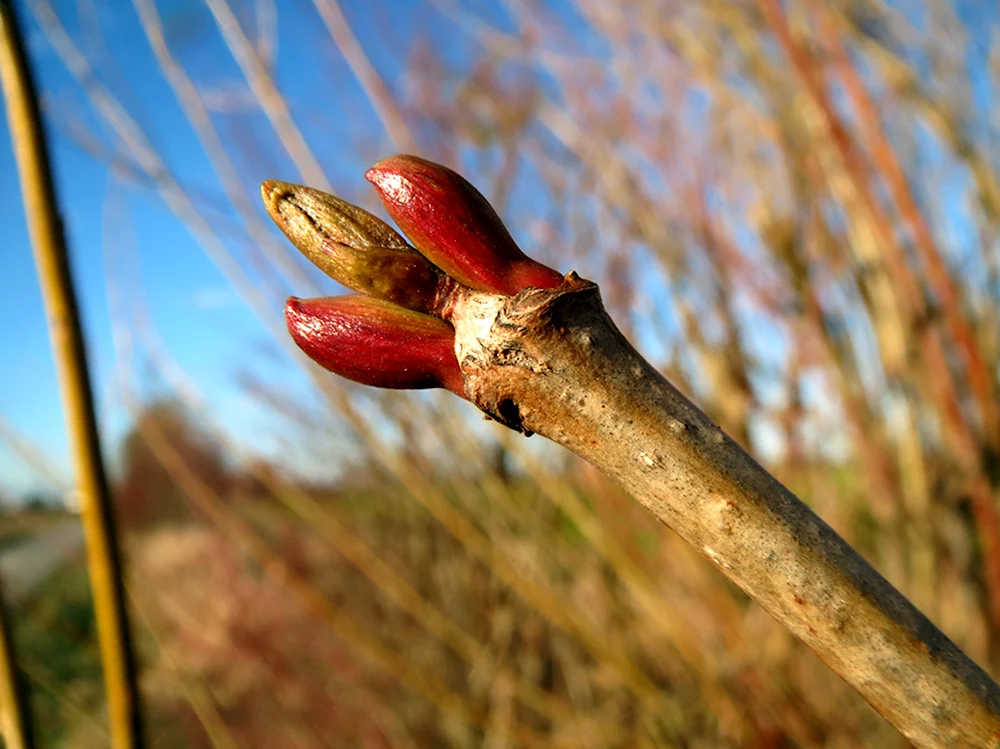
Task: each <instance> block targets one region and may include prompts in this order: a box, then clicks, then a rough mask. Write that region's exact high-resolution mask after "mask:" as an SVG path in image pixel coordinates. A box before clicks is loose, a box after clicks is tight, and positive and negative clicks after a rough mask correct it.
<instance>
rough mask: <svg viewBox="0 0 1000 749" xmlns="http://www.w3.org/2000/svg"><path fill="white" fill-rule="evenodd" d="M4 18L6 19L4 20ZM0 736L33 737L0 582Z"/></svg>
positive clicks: (22, 746)
mask: <svg viewBox="0 0 1000 749" xmlns="http://www.w3.org/2000/svg"><path fill="white" fill-rule="evenodd" d="M4 20H5V21H6V19H4ZM0 736H3V743H4V746H6V747H7V749H31V747H33V746H35V740H34V737H33V736H32V731H31V715H30V713H29V712H28V695H27V690H25V688H24V680H23V679H22V678H21V677H20V674H19V673H18V666H17V662H16V661H15V659H14V635H13V633H12V632H11V628H10V619H9V617H8V616H7V606H6V605H5V604H4V601H3V590H2V581H0Z"/></svg>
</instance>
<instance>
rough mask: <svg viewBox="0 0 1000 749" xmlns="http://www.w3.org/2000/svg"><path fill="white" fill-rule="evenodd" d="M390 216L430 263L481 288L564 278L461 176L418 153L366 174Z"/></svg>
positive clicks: (546, 283) (515, 288)
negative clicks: (528, 249) (533, 254)
mask: <svg viewBox="0 0 1000 749" xmlns="http://www.w3.org/2000/svg"><path fill="white" fill-rule="evenodd" d="M365 177H366V178H367V179H368V181H369V182H371V183H372V184H373V185H374V186H375V189H376V190H378V194H379V197H381V198H382V202H383V203H384V204H385V207H386V209H387V210H388V211H389V215H390V216H392V218H393V220H394V221H395V222H396V224H397V226H399V228H400V229H402V230H403V232H404V233H405V234H406V235H407V236H408V237H409V238H410V241H411V242H413V244H414V245H415V246H416V248H417V249H418V250H420V252H421V253H423V254H424V256H425V257H427V259H429V260H430V261H431V262H432V263H434V265H436V266H437V267H438V268H440V269H441V270H443V271H444V272H445V273H447V274H448V275H449V276H451V277H452V278H454V279H456V280H457V281H460V282H461V283H463V284H465V285H466V286H470V287H471V288H473V289H478V290H480V291H493V292H499V293H501V294H516V293H517V292H519V291H520V290H521V289H523V288H525V287H526V286H535V287H538V288H542V289H551V288H554V287H556V286H558V285H559V284H560V283H562V280H563V279H562V276H561V275H560V274H559V273H557V272H556V271H554V270H552V269H551V268H549V267H547V266H545V265H542V264H541V263H538V262H536V261H534V260H532V259H531V258H529V257H528V256H527V255H525V254H524V253H523V252H521V248H520V247H518V246H517V244H516V243H515V242H514V239H513V238H512V237H511V236H510V233H509V232H508V231H507V228H506V227H505V226H504V225H503V222H502V221H501V220H500V217H499V216H497V214H496V211H494V210H493V207H492V206H491V205H490V204H489V202H488V201H487V200H486V198H484V197H483V196H482V194H481V193H480V192H479V191H478V190H477V189H476V188H475V187H473V186H472V185H471V184H469V182H468V181H467V180H465V179H464V178H463V177H462V176H461V175H459V174H457V173H455V172H453V171H452V170H451V169H448V168H447V167H444V166H441V165H440V164H435V163H433V162H431V161H426V160H424V159H421V158H418V157H416V156H405V155H400V156H391V157H389V158H388V159H385V160H383V161H380V162H379V163H378V164H376V165H375V166H373V167H372V168H371V169H369V170H368V173H367V174H365Z"/></svg>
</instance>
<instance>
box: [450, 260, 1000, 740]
mask: <svg viewBox="0 0 1000 749" xmlns="http://www.w3.org/2000/svg"><path fill="white" fill-rule="evenodd" d="M448 317H449V318H450V320H451V322H452V323H453V324H454V326H455V329H456V351H457V353H458V359H459V363H460V365H461V367H462V371H463V375H464V377H465V383H466V392H467V393H468V395H469V398H470V400H472V401H473V402H474V403H475V404H476V405H477V406H479V408H481V409H482V410H483V411H485V412H486V413H487V414H489V415H490V416H492V417H493V418H495V419H497V420H498V421H501V422H503V423H504V424H506V425H508V426H510V427H512V428H514V429H517V430H520V431H525V432H529V433H530V432H537V433H538V434H541V435H543V436H546V437H548V438H549V439H551V440H553V441H555V442H558V443H559V444H561V445H563V446H564V447H567V448H569V449H570V450H572V451H573V452H575V453H576V454H578V455H580V456H581V457H583V458H584V459H586V460H588V461H589V462H590V463H592V464H593V465H595V466H597V467H598V468H600V469H601V470H602V471H604V472H605V473H607V474H608V475H609V476H611V477H612V478H614V479H615V480H617V481H618V482H620V483H621V484H622V486H624V487H625V488H626V489H627V490H628V491H629V492H631V493H632V494H633V495H634V496H635V498H636V499H637V500H639V502H640V503H642V504H643V506H645V507H646V508H647V509H649V510H650V511H651V512H653V514H654V515H656V516H657V518H659V520H660V521H662V522H663V523H664V524H666V525H668V526H669V527H670V528H672V529H673V530H675V531H676V532H677V533H678V534H680V535H681V536H682V537H683V538H684V539H685V540H686V541H688V543H690V544H692V545H693V546H694V547H695V548H696V549H698V550H699V551H700V552H701V553H702V554H703V555H704V556H705V557H707V558H708V559H709V560H710V561H712V562H713V563H714V564H715V565H716V566H718V567H719V568H720V569H721V570H722V571H723V573H725V574H726V575H727V576H728V577H729V578H730V579H731V580H732V581H733V582H735V583H736V584H737V585H739V586H740V587H741V588H742V589H743V590H744V591H746V593H747V594H748V595H750V596H751V597H752V598H753V599H754V600H756V601H757V602H758V603H759V604H760V605H761V606H763V607H764V608H765V609H766V610H767V611H769V612H770V613H771V615H772V616H774V617H775V618H776V619H777V620H778V621H779V622H781V623H782V624H783V625H784V626H785V627H787V628H788V629H789V630H790V631H791V632H792V633H793V634H794V635H795V636H796V637H798V638H799V639H800V640H802V642H804V643H805V644H806V645H807V646H809V647H810V648H811V649H812V650H813V651H814V652H815V653H816V654H817V655H818V656H819V657H820V658H821V659H822V660H823V661H824V662H825V663H826V664H827V665H828V666H830V668H832V669H833V670H834V671H835V672H836V673H837V674H839V675H840V676H841V677H842V678H843V679H844V680H845V681H847V683H848V684H850V685H851V686H852V687H853V688H854V689H856V690H857V691H858V692H859V693H860V694H861V695H862V696H863V697H864V698H865V699H866V700H867V701H868V702H869V703H870V704H871V705H872V706H873V707H874V708H875V709H876V710H878V711H879V712H880V713H881V714H882V715H883V716H884V717H885V718H886V719H887V720H888V721H889V722H890V723H892V724H893V725H894V726H895V727H896V728H897V729H899V731H900V732H902V733H903V735H904V736H906V737H907V738H908V739H909V740H911V741H912V742H914V743H915V744H917V745H918V746H928V747H958V746H963V747H965V746H967V747H984V746H997V745H998V743H997V742H998V737H1000V688H998V687H997V685H996V684H995V683H994V682H993V681H992V680H991V679H990V678H989V676H987V675H986V674H985V673H984V672H983V671H982V670H981V669H980V668H979V667H978V666H977V665H976V664H975V663H973V662H972V661H971V660H970V659H969V658H968V657H967V656H966V655H965V654H964V653H962V652H961V651H960V650H959V649H958V647H957V646H956V645H955V644H954V643H952V642H951V640H949V639H948V638H947V637H946V636H945V635H944V634H943V633H942V632H941V631H940V630H938V629H937V627H935V626H934V625H933V624H932V623H931V622H930V621H929V620H928V619H927V618H926V617H925V616H924V615H923V614H921V613H920V612H919V611H918V610H917V609H916V608H915V607H914V606H913V605H912V604H911V603H910V602H909V601H908V600H906V598H905V597H904V596H903V595H902V594H901V593H899V591H897V590H896V589H895V588H893V587H892V585H890V584H889V583H888V582H887V581H886V580H885V579H884V578H883V577H882V576H881V575H880V574H879V573H878V572H876V571H875V570H874V569H873V568H872V567H871V566H870V565H869V564H868V562H866V561H865V560H864V559H863V558H862V557H861V556H860V555H859V554H858V553H857V552H856V551H855V550H854V549H853V548H851V547H850V546H849V545H848V544H847V542H846V541H844V540H843V539H842V538H841V537H840V536H839V535H837V533H836V532H835V531H834V530H833V529H832V528H830V527H829V526H828V525H827V524H826V523H825V522H823V520H821V519H820V518H819V517H818V516H817V515H816V514H815V513H813V511H812V510H811V509H809V508H808V507H807V506H806V505H805V504H803V503H802V502H801V501H800V500H799V499H798V498H796V497H795V496H794V495H793V494H792V493H791V492H790V491H788V489H786V488H785V487H784V486H782V485H781V484H780V483H779V482H778V481H777V479H775V478H774V477H773V476H771V475H770V474H769V473H768V472H767V471H766V470H765V469H764V468H762V467H761V466H760V465H759V464H758V463H757V462H756V461H754V459H753V458H751V457H750V456H749V455H748V454H747V453H746V452H744V450H743V449H742V448H741V447H740V446H739V445H738V444H737V443H736V442H735V441H733V440H732V439H730V438H729V437H728V436H727V435H725V434H724V433H723V432H722V430H720V429H719V427H718V426H716V425H715V424H714V423H712V421H711V420H710V419H709V418H708V417H707V416H706V415H705V414H704V413H702V412H701V411H700V410H699V409H698V408H697V407H696V406H694V405H693V404H692V403H691V402H690V401H688V400H687V399H686V398H685V397H684V396H683V395H681V393H680V392H678V391H677V390H676V389H675V388H674V387H673V386H672V385H671V384H670V383H669V382H668V381H667V380H665V379H664V378H663V377H662V376H661V375H660V374H659V373H658V372H657V371H656V370H655V369H654V368H653V367H652V366H651V365H650V364H648V363H647V362H646V361H645V360H644V359H643V358H642V357H641V356H640V355H639V354H638V353H637V352H636V351H635V349H633V348H632V346H631V345H630V344H629V343H628V342H627V341H626V340H625V338H624V337H623V336H622V335H621V333H620V332H619V331H618V329H617V328H616V327H615V325H614V323H613V322H612V321H611V319H610V318H609V317H608V316H607V313H606V312H605V311H604V308H603V306H602V305H601V301H600V294H599V292H598V290H597V287H596V286H595V285H594V284H592V283H589V282H587V281H583V280H581V279H580V278H579V277H577V276H576V275H575V274H570V275H569V276H567V279H566V281H565V283H564V284H563V285H562V286H561V287H559V288H557V289H554V290H540V289H530V288H529V289H526V290H524V291H522V292H521V293H519V294H518V295H516V296H514V297H504V296H501V295H497V294H490V293H481V292H479V293H470V294H468V295H467V296H466V297H465V298H463V299H460V300H459V301H458V302H457V303H456V305H455V307H454V308H453V310H452V311H451V313H450V315H448Z"/></svg>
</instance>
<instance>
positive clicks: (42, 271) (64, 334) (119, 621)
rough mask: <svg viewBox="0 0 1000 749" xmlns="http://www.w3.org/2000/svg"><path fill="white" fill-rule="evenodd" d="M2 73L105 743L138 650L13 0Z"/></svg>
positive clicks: (133, 693)
mask: <svg viewBox="0 0 1000 749" xmlns="http://www.w3.org/2000/svg"><path fill="white" fill-rule="evenodd" d="M0 43H2V44H0V77H2V79H3V89H4V97H5V99H6V102H7V117H8V121H9V124H10V131H11V139H12V141H13V144H14V152H15V156H16V159H17V164H18V171H19V173H20V177H21V189H22V194H23V196H24V205H25V214H26V217H27V220H28V227H29V230H30V232H31V238H32V244H33V246H34V248H35V263H36V265H37V267H38V277H39V283H40V285H41V288H42V294H43V297H44V300H45V307H46V310H47V313H48V320H49V336H50V338H51V341H52V349H53V353H54V355H55V358H56V364H57V367H58V370H59V379H60V389H61V391H62V398H63V407H64V410H65V413H66V424H67V428H68V429H69V436H70V443H71V445H72V450H73V461H74V466H75V472H76V475H77V481H78V488H79V491H80V500H81V512H82V519H83V527H84V533H85V535H86V539H87V554H88V569H89V572H90V580H91V586H92V588H93V596H94V614H95V618H96V620H97V630H98V632H97V634H98V641H99V644H100V650H101V661H102V663H103V667H104V680H105V687H106V689H107V698H108V712H109V720H110V734H111V743H112V745H113V746H114V747H115V749H126V748H129V749H130V748H131V747H138V746H141V744H142V740H141V720H140V713H139V702H138V689H137V685H136V676H135V659H134V656H133V651H132V643H131V637H130V634H129V628H128V619H127V615H126V611H125V604H124V595H123V593H124V591H123V586H122V575H121V568H122V564H121V555H120V552H119V550H118V545H117V539H116V537H115V525H114V518H113V513H112V507H111V495H110V491H109V487H108V482H107V477H106V475H105V472H104V464H103V462H102V459H101V451H100V442H99V438H98V433H97V419H96V415H95V412H94V403H93V397H92V394H91V389H90V375H89V372H88V369H87V357H86V350H85V348H84V343H83V334H82V330H81V325H80V318H79V312H78V309H77V303H76V294H75V291H74V289H73V282H72V278H71V276H70V270H69V259H68V257H67V251H66V242H65V237H64V235H63V231H62V222H61V220H60V218H59V214H58V210H57V208H56V197H55V188H54V185H53V183H52V174H51V169H50V166H49V158H48V152H47V148H46V143H45V134H44V128H43V124H42V119H41V114H40V112H39V108H38V98H37V95H36V92H35V87H34V83H33V81H32V77H31V72H30V69H29V67H28V61H27V57H26V55H25V52H24V46H23V43H22V41H21V37H20V34H19V27H18V25H17V21H16V18H15V15H14V8H13V5H12V4H11V3H10V2H9V1H8V0H0Z"/></svg>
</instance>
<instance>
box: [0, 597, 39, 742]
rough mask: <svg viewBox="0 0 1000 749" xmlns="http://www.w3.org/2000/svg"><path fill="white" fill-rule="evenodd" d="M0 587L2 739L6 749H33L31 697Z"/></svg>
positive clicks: (0, 732) (0, 727)
mask: <svg viewBox="0 0 1000 749" xmlns="http://www.w3.org/2000/svg"><path fill="white" fill-rule="evenodd" d="M2 588H3V586H2V584H0V735H2V736H3V743H4V746H5V747H7V749H31V747H33V746H34V745H35V741H34V738H33V737H32V733H31V716H30V714H29V712H28V695H27V691H26V690H25V689H24V681H23V680H22V679H21V678H20V676H19V675H18V673H17V663H16V662H15V660H14V636H13V633H12V632H11V629H10V619H9V617H8V616H7V607H6V606H5V605H4V601H3V590H2Z"/></svg>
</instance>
